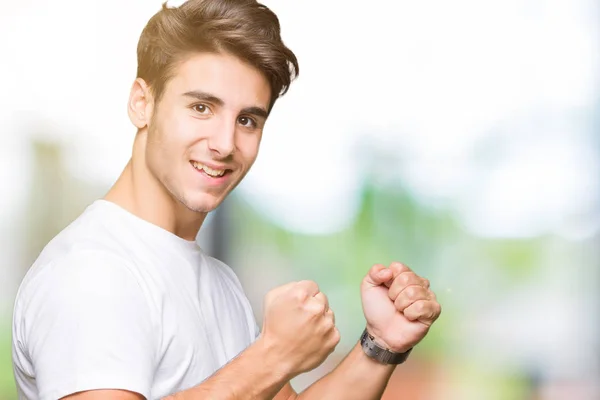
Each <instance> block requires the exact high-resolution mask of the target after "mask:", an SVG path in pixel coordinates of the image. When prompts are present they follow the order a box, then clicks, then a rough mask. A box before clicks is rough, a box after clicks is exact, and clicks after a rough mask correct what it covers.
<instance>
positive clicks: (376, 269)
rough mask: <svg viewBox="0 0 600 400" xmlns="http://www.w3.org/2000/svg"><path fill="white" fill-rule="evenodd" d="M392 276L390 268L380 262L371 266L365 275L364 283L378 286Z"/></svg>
mask: <svg viewBox="0 0 600 400" xmlns="http://www.w3.org/2000/svg"><path fill="white" fill-rule="evenodd" d="M393 276H394V274H393V272H392V270H390V269H388V268H386V267H385V266H383V265H381V264H375V265H373V266H372V267H371V269H370V270H369V273H368V274H367V276H365V279H364V283H365V285H367V286H370V287H375V286H380V285H382V284H384V283H386V282H388V281H389V280H390V279H392V278H393Z"/></svg>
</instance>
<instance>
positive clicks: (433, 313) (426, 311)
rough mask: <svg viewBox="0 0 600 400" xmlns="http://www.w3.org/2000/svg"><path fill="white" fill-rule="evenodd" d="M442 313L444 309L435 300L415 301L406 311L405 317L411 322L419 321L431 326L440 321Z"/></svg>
mask: <svg viewBox="0 0 600 400" xmlns="http://www.w3.org/2000/svg"><path fill="white" fill-rule="evenodd" d="M441 312H442V307H441V306H440V304H439V303H438V302H437V301H435V300H419V301H415V302H414V303H413V304H411V305H410V306H408V307H406V309H405V310H404V316H405V317H406V319H408V320H409V321H419V322H421V323H423V324H425V325H428V326H430V325H431V324H433V322H434V321H435V320H436V319H438V317H439V316H440V314H441Z"/></svg>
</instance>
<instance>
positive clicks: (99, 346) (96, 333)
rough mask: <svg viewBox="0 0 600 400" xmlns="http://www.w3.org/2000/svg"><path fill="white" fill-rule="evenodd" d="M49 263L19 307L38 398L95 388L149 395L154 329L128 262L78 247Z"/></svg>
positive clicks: (140, 288) (43, 399)
mask: <svg viewBox="0 0 600 400" xmlns="http://www.w3.org/2000/svg"><path fill="white" fill-rule="evenodd" d="M47 268H48V269H47V270H46V271H44V272H43V273H41V274H40V275H38V276H37V277H36V281H35V282H31V283H32V284H31V286H30V287H29V290H30V295H29V296H28V301H27V302H26V304H25V305H24V306H23V310H22V313H23V315H22V319H23V322H24V324H23V326H24V327H25V328H24V334H25V335H24V336H25V337H24V341H25V346H26V350H27V353H28V356H29V358H30V361H31V363H32V365H33V370H34V371H35V372H34V373H35V381H36V386H37V389H38V396H39V399H41V400H50V399H52V400H56V399H60V398H62V397H64V396H67V395H69V394H72V393H75V392H80V391H86V390H95V389H121V390H128V391H132V392H136V393H140V394H142V395H143V396H144V397H145V398H149V396H150V390H151V385H152V378H153V374H154V364H155V358H156V356H155V354H156V349H157V345H156V343H157V338H156V336H157V333H156V332H157V329H156V324H154V323H153V318H152V312H151V305H150V303H149V302H148V301H147V298H146V296H145V295H144V291H143V290H142V287H141V286H140V284H139V282H138V279H136V277H135V276H134V275H133V273H132V271H131V270H130V269H129V268H128V266H127V264H126V263H125V262H123V261H122V260H120V259H119V258H118V257H116V256H113V255H110V254H105V253H102V252H82V251H79V252H76V253H73V254H70V255H68V256H67V257H65V258H64V259H62V260H60V261H58V262H56V263H54V264H53V265H49V266H47Z"/></svg>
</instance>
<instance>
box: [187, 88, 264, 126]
mask: <svg viewBox="0 0 600 400" xmlns="http://www.w3.org/2000/svg"><path fill="white" fill-rule="evenodd" d="M183 95H184V96H185V97H192V98H194V99H196V100H200V101H207V102H209V103H214V104H216V105H218V106H219V107H222V106H223V105H224V104H225V102H224V101H223V100H222V99H221V98H219V97H217V96H215V95H213V94H210V93H207V92H203V91H200V90H192V91H189V92H185V93H184V94H183ZM241 114H251V115H255V116H257V117H261V118H264V119H267V117H268V116H269V113H268V112H267V110H266V109H265V108H263V107H258V106H252V107H245V108H243V109H242V111H241Z"/></svg>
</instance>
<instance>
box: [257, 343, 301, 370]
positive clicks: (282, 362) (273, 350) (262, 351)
mask: <svg viewBox="0 0 600 400" xmlns="http://www.w3.org/2000/svg"><path fill="white" fill-rule="evenodd" d="M253 346H255V347H256V348H257V350H258V352H259V357H260V360H261V364H262V365H264V366H265V367H266V368H267V369H268V370H269V371H272V372H273V373H274V374H275V375H276V377H277V378H279V379H282V380H284V381H289V380H291V379H292V378H294V377H295V376H296V375H298V374H297V373H295V370H296V368H295V364H294V362H293V360H292V359H291V358H290V357H287V356H286V355H285V354H284V353H283V351H282V350H281V349H280V348H279V347H278V346H277V345H276V343H275V342H273V341H272V340H270V339H269V337H267V336H265V335H263V334H261V335H260V336H259V337H258V338H257V339H256V341H255V342H254V345H253Z"/></svg>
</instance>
